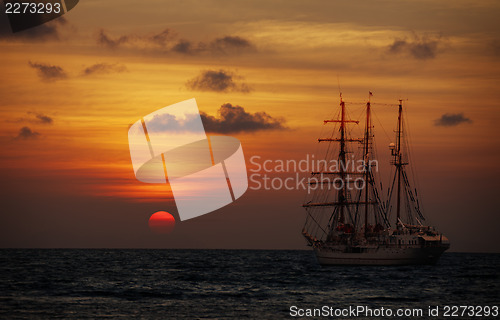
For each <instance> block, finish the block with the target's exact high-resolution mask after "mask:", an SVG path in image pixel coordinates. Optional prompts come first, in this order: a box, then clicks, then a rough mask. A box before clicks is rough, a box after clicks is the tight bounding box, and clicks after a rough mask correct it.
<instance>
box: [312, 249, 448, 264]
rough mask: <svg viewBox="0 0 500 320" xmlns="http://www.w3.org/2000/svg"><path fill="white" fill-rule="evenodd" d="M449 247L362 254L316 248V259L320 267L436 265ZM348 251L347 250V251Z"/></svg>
mask: <svg viewBox="0 0 500 320" xmlns="http://www.w3.org/2000/svg"><path fill="white" fill-rule="evenodd" d="M448 248H449V246H447V245H443V246H434V247H383V246H381V247H376V248H362V250H357V251H363V252H346V250H345V248H344V249H341V248H333V247H317V248H314V251H315V253H316V257H317V259H318V262H319V264H321V265H324V266H325V265H385V266H388V265H422V264H436V263H437V261H438V260H439V257H440V256H441V254H442V253H443V252H444V251H445V250H447V249H448ZM347 251H349V250H347Z"/></svg>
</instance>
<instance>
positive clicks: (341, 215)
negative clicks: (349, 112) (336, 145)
mask: <svg viewBox="0 0 500 320" xmlns="http://www.w3.org/2000/svg"><path fill="white" fill-rule="evenodd" d="M340 108H341V110H342V111H341V116H340V153H339V160H340V178H341V179H342V181H345V180H344V179H345V170H344V168H345V165H346V159H345V153H346V151H345V103H344V101H343V100H342V93H341V94H340ZM345 200H346V199H345V183H344V184H343V186H342V188H341V189H340V190H339V193H338V202H339V205H340V208H339V209H340V212H339V222H340V223H345V216H344V206H345Z"/></svg>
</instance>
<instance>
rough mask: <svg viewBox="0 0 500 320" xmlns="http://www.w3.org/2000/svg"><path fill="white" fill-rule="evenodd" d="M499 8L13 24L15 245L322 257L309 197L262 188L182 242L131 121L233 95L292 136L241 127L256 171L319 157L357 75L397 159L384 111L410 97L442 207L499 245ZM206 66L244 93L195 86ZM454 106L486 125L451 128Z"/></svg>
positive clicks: (8, 176)
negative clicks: (169, 223)
mask: <svg viewBox="0 0 500 320" xmlns="http://www.w3.org/2000/svg"><path fill="white" fill-rule="evenodd" d="M499 8H500V5H499V4H498V2H495V1H482V2H480V3H477V2H476V1H454V2H443V3H438V4H436V3H435V2H434V1H405V2H401V1H384V2H383V4H382V3H379V4H374V3H373V2H371V1H352V2H348V3H344V2H337V1H312V2H311V1H307V2H306V1H182V2H176V1H165V2H157V1H142V2H137V1H130V0H125V1H105V2H104V1H90V0H87V1H82V2H80V3H79V4H78V5H77V7H75V8H74V9H73V10H72V11H70V12H69V13H67V14H66V15H64V18H63V19H62V20H63V21H64V22H65V23H61V19H59V21H53V22H51V23H50V24H49V25H48V26H49V27H46V28H44V29H43V30H41V29H40V30H39V31H38V33H36V36H35V35H34V34H35V33H34V31H33V30H31V31H30V30H28V31H24V32H21V33H18V34H15V35H10V34H9V30H8V29H5V27H6V25H5V17H2V20H0V22H1V24H0V28H3V29H2V30H3V31H1V32H0V48H1V51H0V58H1V61H2V63H1V64H0V73H1V74H2V81H1V82H0V116H1V118H2V119H3V125H2V126H1V127H0V142H1V145H2V148H3V150H2V152H1V153H0V170H1V172H2V179H1V182H0V187H1V190H2V196H1V197H2V201H1V202H2V203H3V205H2V206H4V208H2V210H1V213H0V219H1V223H0V225H1V227H0V231H1V236H0V246H2V247H18V246H21V247H32V246H35V247H36V246H42V247H51V246H56V247H66V246H68V247H78V246H83V247H87V246H90V247H179V248H181V247H210V248H228V247H235V248H304V242H303V240H302V239H301V235H300V230H301V228H302V224H303V221H304V218H305V212H304V211H303V209H302V208H301V207H300V206H301V203H302V200H303V198H304V195H303V194H301V192H298V191H297V192H296V191H293V192H284V191H268V192H265V191H255V190H248V191H247V193H246V194H245V195H244V196H243V197H242V198H241V199H240V200H238V201H237V202H235V203H233V204H231V205H230V206H228V207H225V208H223V209H220V210H218V211H216V212H214V213H211V214H209V215H207V216H204V217H201V218H198V219H194V220H192V221H187V222H185V223H179V224H177V225H176V229H175V231H174V233H173V234H171V235H168V236H161V237H160V236H157V235H153V234H151V233H150V232H149V230H148V228H147V221H148V218H149V216H150V215H151V214H152V213H153V212H155V211H157V210H166V211H175V204H174V202H173V201H172V199H171V196H170V195H169V193H168V187H167V186H157V185H146V184H143V183H140V182H138V181H137V180H135V178H134V175H133V171H132V167H131V164H130V156H129V151H128V142H127V129H128V126H129V125H130V124H132V123H133V122H135V121H136V120H138V119H139V118H141V117H142V116H144V115H146V114H149V113H151V112H153V111H155V110H157V109H159V108H161V107H163V106H166V105H169V104H173V103H176V102H179V101H183V100H186V99H189V98H193V97H194V98H196V100H197V102H198V106H199V108H200V111H202V112H205V113H206V114H208V115H212V116H217V110H219V107H220V106H221V105H223V104H225V103H230V104H231V105H233V106H235V105H238V106H241V107H243V108H244V109H245V111H246V112H248V113H251V114H254V113H256V112H266V113H267V114H269V115H270V116H271V117H273V119H282V124H283V127H286V129H274V130H257V131H252V132H248V130H247V131H241V132H237V133H229V135H231V136H235V137H237V138H238V139H240V140H241V142H242V146H243V151H244V153H245V156H246V158H247V165H249V163H248V159H249V158H250V157H251V156H253V155H258V156H261V157H262V158H264V159H292V158H295V159H302V158H304V157H305V154H306V153H308V152H313V151H314V150H315V148H316V143H315V141H316V139H317V138H318V137H319V135H320V134H321V130H322V127H321V126H322V120H323V119H326V118H328V117H331V116H332V114H334V112H335V110H336V108H337V106H338V83H339V82H340V87H341V90H342V92H343V95H344V97H345V100H347V101H354V102H362V101H365V100H366V98H367V93H368V91H369V90H370V91H372V92H373V93H374V96H373V98H372V101H373V102H374V103H375V104H374V106H375V107H374V112H375V113H376V115H377V117H378V118H379V121H380V122H375V123H374V125H375V132H376V138H380V142H378V144H379V148H380V151H379V152H386V148H385V147H386V144H387V143H388V142H389V140H388V138H387V136H389V137H391V138H392V130H393V129H394V128H395V120H396V113H395V112H396V110H395V109H394V108H391V107H389V106H383V105H382V104H393V103H397V100H398V99H400V98H401V99H408V101H407V102H406V103H405V107H406V108H407V113H408V118H409V122H410V129H411V134H412V140H413V159H414V160H415V162H416V167H417V170H418V176H419V182H420V186H421V188H422V194H423V196H424V203H425V205H424V208H425V213H426V214H427V215H428V216H430V221H431V222H432V223H433V224H435V225H437V226H438V227H439V229H440V230H441V231H443V232H444V233H445V234H446V235H447V236H448V237H449V238H450V240H451V242H452V250H455V251H495V252H499V251H500V248H499V246H498V243H500V236H499V234H498V232H496V225H497V224H498V223H500V218H499V216H498V209H497V207H498V206H497V205H496V203H495V202H494V200H495V197H496V195H497V193H498V191H499V189H498V183H497V181H498V178H500V170H499V169H498V165H497V163H498V161H500V151H499V150H500V148H499V147H500V143H499V139H498V138H497V137H496V136H497V135H498V133H499V131H498V123H499V120H500V119H499V118H500V117H499V115H500V112H499V111H498V110H499V109H498V98H497V94H498V92H499V83H500V81H499V74H500V72H499V71H500V61H499V57H500V38H499V37H498V30H499V27H500V26H499V24H500V23H499V22H498V19H497V17H498V14H499V13H500V10H499ZM39 28H40V27H39ZM167 29H168V32H166V33H165V32H164V31H165V30H167ZM162 32H164V33H162ZM225 37H226V38H225ZM227 37H229V38H227ZM120 39H121V40H120ZM188 44H189V45H188ZM30 63H31V64H30ZM40 66H46V67H47V66H52V67H59V69H57V70H58V71H55V69H54V68H52V69H50V70H49V71H47V70H46V69H45V71H42V69H43V68H42V67H40ZM206 71H214V72H223V73H224V74H225V75H228V76H229V77H230V79H229V80H228V81H229V82H227V83H226V84H228V83H229V84H230V86H229V87H228V88H227V89H226V90H225V91H217V88H214V87H207V88H203V87H196V86H193V85H190V83H191V84H192V83H193V81H194V79H197V77H198V78H199V77H201V76H202V75H203V72H206ZM245 88H247V89H249V90H246V89H245ZM377 102H378V103H380V106H379V107H377V106H376V103H377ZM352 108H353V109H352V113H351V115H352V116H353V117H356V116H358V115H359V114H360V109H359V106H357V105H354V106H352ZM444 114H462V115H463V119H470V121H462V122H460V121H458V122H457V123H453V125H450V126H437V125H436V124H435V121H436V120H437V119H439V118H441V117H442V116H443V115H444ZM43 117H48V118H50V119H52V121H48V120H47V118H43ZM43 119H45V120H43ZM24 127H27V128H29V130H30V131H29V132H28V131H26V130H24V131H20V130H22V128H24ZM382 127H383V129H382ZM384 130H385V131H384ZM23 132H24V133H23ZM92 234H93V235H94V236H93V237H90V238H89V235H92Z"/></svg>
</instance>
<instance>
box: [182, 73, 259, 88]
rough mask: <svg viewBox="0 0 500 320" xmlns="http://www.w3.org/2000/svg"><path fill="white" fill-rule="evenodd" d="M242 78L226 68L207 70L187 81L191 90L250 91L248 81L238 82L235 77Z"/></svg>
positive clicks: (187, 85)
mask: <svg viewBox="0 0 500 320" xmlns="http://www.w3.org/2000/svg"><path fill="white" fill-rule="evenodd" d="M238 78H241V77H239V76H237V75H235V74H233V73H231V72H229V71H225V70H222V69H220V70H218V71H216V70H206V71H202V72H201V74H200V75H198V76H197V77H195V78H193V79H191V80H189V81H187V82H186V87H187V88H188V89H191V90H199V91H215V92H229V91H233V92H244V93H247V92H250V90H251V89H250V87H249V86H248V85H247V84H246V83H237V82H236V81H235V79H238Z"/></svg>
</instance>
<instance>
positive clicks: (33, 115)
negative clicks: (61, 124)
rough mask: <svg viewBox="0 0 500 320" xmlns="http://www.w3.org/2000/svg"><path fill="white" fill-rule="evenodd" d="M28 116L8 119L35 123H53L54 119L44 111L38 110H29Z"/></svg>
mask: <svg viewBox="0 0 500 320" xmlns="http://www.w3.org/2000/svg"><path fill="white" fill-rule="evenodd" d="M26 114H27V116H26V117H24V118H18V119H15V120H7V121H8V122H15V123H19V122H29V123H35V124H53V123H54V119H53V118H52V117H49V116H47V115H45V114H43V113H38V112H31V111H29V112H27V113H26Z"/></svg>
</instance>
